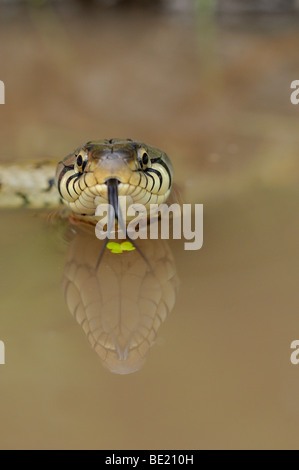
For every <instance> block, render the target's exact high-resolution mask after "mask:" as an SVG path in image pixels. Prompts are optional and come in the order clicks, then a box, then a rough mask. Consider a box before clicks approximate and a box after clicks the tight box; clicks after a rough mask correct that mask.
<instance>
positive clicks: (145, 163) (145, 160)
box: [142, 152, 148, 166]
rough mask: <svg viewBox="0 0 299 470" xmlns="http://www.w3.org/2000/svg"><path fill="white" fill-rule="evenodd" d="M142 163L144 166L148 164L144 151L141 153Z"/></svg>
mask: <svg viewBox="0 0 299 470" xmlns="http://www.w3.org/2000/svg"><path fill="white" fill-rule="evenodd" d="M142 164H143V165H144V166H146V165H147V164H148V154H147V153H146V152H145V153H144V154H143V155H142Z"/></svg>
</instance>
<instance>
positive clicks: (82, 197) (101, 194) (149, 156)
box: [56, 139, 173, 223]
mask: <svg viewBox="0 0 299 470" xmlns="http://www.w3.org/2000/svg"><path fill="white" fill-rule="evenodd" d="M172 178H173V168H172V164H171V162H170V160H169V158H168V157H167V155H166V154H165V153H164V152H162V151H161V150H159V149H157V148H155V147H151V146H149V145H146V144H144V143H141V142H135V141H133V140H118V139H112V140H103V141H97V142H88V143H87V144H85V145H83V146H82V147H80V148H78V149H77V150H76V151H75V152H74V153H72V154H71V155H68V156H67V157H66V158H65V159H64V160H63V161H62V162H60V163H59V165H58V167H57V172H56V184H57V187H58V190H59V192H60V194H61V197H62V199H63V201H64V202H65V203H66V204H68V206H69V207H70V209H71V210H72V211H73V213H74V215H75V217H77V218H84V217H85V218H86V221H87V220H88V221H89V222H94V223H95V222H96V219H95V217H94V216H95V210H96V207H97V206H98V205H99V204H100V203H107V200H108V194H107V181H108V180H111V179H114V180H117V182H118V195H119V196H126V197H127V198H128V202H129V203H137V202H138V203H140V204H143V205H144V206H146V207H148V206H149V204H162V203H163V202H165V201H166V199H167V198H168V196H169V194H170V191H171V186H172Z"/></svg>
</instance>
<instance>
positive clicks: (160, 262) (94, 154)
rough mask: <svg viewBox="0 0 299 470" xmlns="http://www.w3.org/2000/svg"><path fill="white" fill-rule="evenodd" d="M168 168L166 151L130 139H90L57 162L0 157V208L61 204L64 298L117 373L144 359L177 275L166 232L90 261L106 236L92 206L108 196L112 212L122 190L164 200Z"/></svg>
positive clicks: (136, 199) (136, 200) (136, 198)
mask: <svg viewBox="0 0 299 470" xmlns="http://www.w3.org/2000/svg"><path fill="white" fill-rule="evenodd" d="M173 174H174V172H173V166H172V164H171V161H170V159H169V157H168V156H167V155H166V153H165V152H163V151H161V150H159V149H158V148H156V147H153V146H150V145H147V144H145V143H143V142H139V141H133V140H131V139H126V140H122V139H110V140H99V141H89V142H87V143H86V144H84V145H81V146H80V147H78V148H76V149H75V150H74V151H73V152H72V153H70V154H69V155H67V156H66V157H65V158H64V159H63V160H61V161H60V162H59V163H58V164H57V165H55V164H53V162H47V161H43V162H38V163H35V162H34V163H25V164H23V165H21V164H13V165H7V164H6V165H5V164H2V165H0V207H1V208H12V207H15V208H18V207H19V208H20V207H22V208H23V207H25V208H29V209H30V208H31V209H49V210H50V209H54V208H63V207H64V208H66V212H65V211H64V210H63V209H61V211H59V213H61V214H63V216H62V217H64V218H65V214H67V218H68V220H69V221H70V222H71V227H72V229H71V230H70V232H72V238H71V239H70V240H69V242H70V243H69V248H68V253H67V256H66V262H65V269H64V276H63V290H64V295H65V301H66V304H67V306H68V309H69V311H70V312H71V314H72V315H73V317H74V318H75V320H76V321H77V323H78V324H79V325H80V326H81V328H82V329H83V331H84V333H85V334H86V336H87V338H88V341H89V343H90V345H91V346H92V348H93V349H94V350H95V352H96V354H97V355H98V356H99V358H100V360H101V362H102V364H103V365H104V366H105V367H106V368H108V369H109V370H110V371H111V372H114V373H117V374H128V373H132V372H136V371H137V370H139V369H140V368H141V367H142V366H143V365H144V363H145V361H146V358H147V355H148V353H149V350H150V348H151V347H152V346H153V344H154V343H155V341H156V337H157V333H158V330H159V328H160V326H161V324H162V323H163V322H164V321H165V320H166V318H167V316H168V314H169V313H170V312H171V310H172V309H173V307H174V304H175V300H176V293H177V289H178V276H177V273H176V268H175V263H174V258H173V255H172V253H171V250H170V248H169V246H168V243H167V241H166V240H150V239H148V240H138V245H139V246H138V250H135V251H128V252H125V253H124V256H119V255H115V254H113V253H112V252H109V251H107V254H106V257H105V263H104V264H101V265H99V263H97V264H95V262H94V260H95V259H97V258H98V259H100V258H101V256H100V257H99V250H100V252H101V253H102V252H103V248H105V244H106V243H103V241H100V240H98V239H97V238H96V237H95V231H94V226H95V225H96V224H97V222H98V216H97V215H96V209H97V207H98V205H99V204H101V203H107V202H109V203H111V204H112V206H113V207H114V209H115V213H116V214H117V212H118V211H117V205H118V198H119V196H124V197H126V199H127V200H128V203H131V204H143V205H144V206H145V207H146V209H147V210H148V211H149V210H150V207H151V204H158V205H159V204H162V203H164V202H166V201H167V200H169V197H170V195H171V191H172V188H173ZM74 226H75V230H74ZM74 234H75V235H74ZM106 241H107V240H106ZM101 244H102V245H103V248H101ZM137 251H139V252H140V253H141V254H142V258H143V259H142V258H141V257H140V256H138V253H137ZM148 259H150V264H149V263H144V262H143V261H144V260H146V261H147V260H148Z"/></svg>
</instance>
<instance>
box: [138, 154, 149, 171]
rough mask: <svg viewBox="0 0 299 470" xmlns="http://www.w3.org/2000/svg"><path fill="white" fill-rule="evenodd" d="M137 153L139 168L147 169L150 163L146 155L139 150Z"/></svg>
mask: <svg viewBox="0 0 299 470" xmlns="http://www.w3.org/2000/svg"><path fill="white" fill-rule="evenodd" d="M138 153H139V155H138V160H139V163H140V166H141V168H144V167H147V166H148V164H149V161H150V159H149V156H148V153H147V152H146V151H145V150H144V149H140V150H139V152H138Z"/></svg>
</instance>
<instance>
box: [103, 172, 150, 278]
mask: <svg viewBox="0 0 299 470" xmlns="http://www.w3.org/2000/svg"><path fill="white" fill-rule="evenodd" d="M106 184H107V189H108V203H109V210H108V228H107V237H106V238H105V241H104V245H103V248H102V250H101V253H100V255H99V258H98V261H97V265H96V269H98V267H99V266H100V263H101V260H102V257H103V255H104V251H105V248H106V246H107V243H108V242H109V239H110V235H111V231H112V229H113V227H114V223H115V219H116V220H117V222H118V225H119V227H120V228H121V230H122V231H123V233H125V235H126V237H127V238H128V239H129V240H130V242H131V243H132V245H133V246H134V248H135V249H136V250H137V251H138V253H139V254H140V255H141V257H142V258H143V259H144V261H145V262H146V264H147V265H148V266H149V268H150V269H151V270H152V267H151V265H150V263H149V261H148V259H147V258H146V256H145V255H144V253H143V252H142V251H141V249H140V248H139V246H138V245H137V244H136V243H135V241H134V240H132V238H131V237H130V235H129V234H128V231H127V227H126V225H125V223H124V221H123V218H122V213H121V210H120V208H119V204H118V185H119V181H118V180H117V179H115V178H110V179H108V180H107V181H106Z"/></svg>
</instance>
